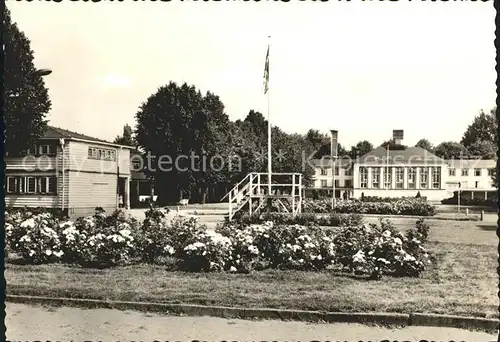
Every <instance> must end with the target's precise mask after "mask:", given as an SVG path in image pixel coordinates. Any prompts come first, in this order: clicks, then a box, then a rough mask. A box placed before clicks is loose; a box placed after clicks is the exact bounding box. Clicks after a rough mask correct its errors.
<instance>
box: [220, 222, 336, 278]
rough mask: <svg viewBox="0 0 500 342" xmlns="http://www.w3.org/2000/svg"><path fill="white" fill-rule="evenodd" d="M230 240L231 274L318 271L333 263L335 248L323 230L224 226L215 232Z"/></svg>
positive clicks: (263, 226) (268, 223)
mask: <svg viewBox="0 0 500 342" xmlns="http://www.w3.org/2000/svg"><path fill="white" fill-rule="evenodd" d="M219 231H221V232H223V234H225V235H226V236H229V237H230V239H231V240H232V241H233V258H232V260H231V262H232V266H233V268H234V270H235V271H239V272H247V271H250V270H252V269H263V268H279V269H301V270H319V269H324V268H325V267H326V266H327V265H329V264H331V263H333V260H334V256H335V247H334V245H333V239H332V236H331V234H329V233H328V232H329V231H327V230H323V229H321V228H319V227H313V226H310V227H309V226H301V225H283V224H278V225H274V224H273V222H271V221H268V222H265V223H263V224H252V225H242V226H237V225H226V226H224V227H222V228H220V229H219Z"/></svg>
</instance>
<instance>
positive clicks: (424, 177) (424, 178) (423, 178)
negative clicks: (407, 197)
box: [420, 167, 429, 189]
mask: <svg viewBox="0 0 500 342" xmlns="http://www.w3.org/2000/svg"><path fill="white" fill-rule="evenodd" d="M428 185H429V169H428V168H426V167H421V168H420V189H427V188H428Z"/></svg>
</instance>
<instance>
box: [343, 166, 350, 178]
mask: <svg viewBox="0 0 500 342" xmlns="http://www.w3.org/2000/svg"><path fill="white" fill-rule="evenodd" d="M344 175H346V176H352V167H351V166H348V167H347V168H346V169H345V170H344Z"/></svg>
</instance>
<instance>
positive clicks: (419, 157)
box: [357, 146, 447, 165]
mask: <svg viewBox="0 0 500 342" xmlns="http://www.w3.org/2000/svg"><path fill="white" fill-rule="evenodd" d="M446 162H447V161H446V160H444V159H442V158H439V157H438V156H436V155H435V154H432V153H431V152H429V151H427V150H425V149H423V148H421V147H407V148H404V149H403V148H399V149H389V162H387V149H385V147H383V146H380V147H377V148H376V149H373V150H372V151H370V152H368V153H367V154H365V155H363V156H361V157H360V158H359V160H358V161H357V163H360V164H370V165H385V164H387V163H389V164H392V165H398V164H402V165H422V164H432V165H436V164H446Z"/></svg>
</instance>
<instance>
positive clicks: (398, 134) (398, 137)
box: [392, 129, 403, 146]
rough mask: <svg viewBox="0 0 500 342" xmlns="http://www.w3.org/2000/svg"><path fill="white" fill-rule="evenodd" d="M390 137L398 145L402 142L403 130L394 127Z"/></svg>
mask: <svg viewBox="0 0 500 342" xmlns="http://www.w3.org/2000/svg"><path fill="white" fill-rule="evenodd" d="M392 139H393V140H394V145H396V146H400V145H402V143H403V130H402V129H395V130H393V131H392Z"/></svg>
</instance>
